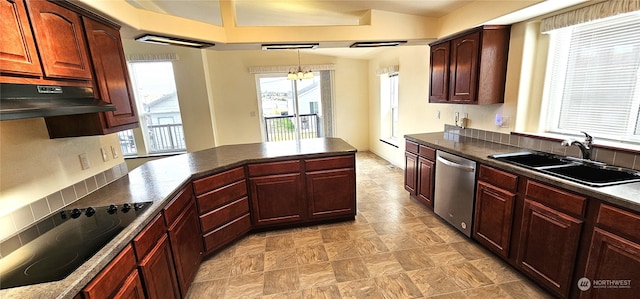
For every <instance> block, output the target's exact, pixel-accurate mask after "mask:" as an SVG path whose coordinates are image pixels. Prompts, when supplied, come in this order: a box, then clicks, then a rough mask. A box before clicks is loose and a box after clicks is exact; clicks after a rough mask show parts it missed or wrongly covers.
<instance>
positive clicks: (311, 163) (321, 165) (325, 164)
mask: <svg viewBox="0 0 640 299" xmlns="http://www.w3.org/2000/svg"><path fill="white" fill-rule="evenodd" d="M304 162H305V165H306V168H307V171H316V170H326V169H336V168H353V167H354V166H355V164H356V161H355V156H354V155H348V156H341V157H331V158H318V159H307V160H305V161H304Z"/></svg>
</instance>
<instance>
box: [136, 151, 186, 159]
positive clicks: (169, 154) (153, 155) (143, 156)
mask: <svg viewBox="0 0 640 299" xmlns="http://www.w3.org/2000/svg"><path fill="white" fill-rule="evenodd" d="M186 153H187V152H170V153H154V154H146V155H131V156H124V159H125V160H127V159H143V158H165V157H171V156H176V155H181V154H186Z"/></svg>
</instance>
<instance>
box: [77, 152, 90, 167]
mask: <svg viewBox="0 0 640 299" xmlns="http://www.w3.org/2000/svg"><path fill="white" fill-rule="evenodd" d="M78 157H79V158H80V165H81V166H82V170H85V169H89V168H90V167H91V165H90V164H89V158H87V153H82V154H80V155H78Z"/></svg>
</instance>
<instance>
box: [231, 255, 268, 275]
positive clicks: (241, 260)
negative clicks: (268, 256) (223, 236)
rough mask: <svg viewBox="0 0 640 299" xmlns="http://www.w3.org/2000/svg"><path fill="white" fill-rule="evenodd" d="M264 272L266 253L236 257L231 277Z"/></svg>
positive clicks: (232, 265)
mask: <svg viewBox="0 0 640 299" xmlns="http://www.w3.org/2000/svg"><path fill="white" fill-rule="evenodd" d="M262 271H264V253H260V254H251V255H244V256H236V257H234V258H233V263H232V264H231V276H238V275H244V274H248V273H254V272H262Z"/></svg>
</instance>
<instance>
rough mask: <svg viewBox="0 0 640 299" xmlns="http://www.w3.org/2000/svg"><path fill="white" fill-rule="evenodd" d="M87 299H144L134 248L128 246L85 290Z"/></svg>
mask: <svg viewBox="0 0 640 299" xmlns="http://www.w3.org/2000/svg"><path fill="white" fill-rule="evenodd" d="M82 296H83V297H84V298H85V299H94V298H95V299H103V298H144V291H143V290H142V282H141V281H140V277H139V276H138V269H137V268H136V257H135V255H134V253H133V247H132V246H131V245H127V247H125V248H124V249H123V250H122V251H121V252H120V254H118V255H117V256H116V257H115V258H114V259H113V261H111V263H109V264H108V265H107V266H106V267H105V268H104V269H103V270H102V271H100V273H99V274H98V276H96V277H95V278H94V279H93V280H92V281H91V282H90V283H89V284H88V285H87V286H86V287H85V288H84V289H83V290H82Z"/></svg>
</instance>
